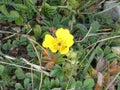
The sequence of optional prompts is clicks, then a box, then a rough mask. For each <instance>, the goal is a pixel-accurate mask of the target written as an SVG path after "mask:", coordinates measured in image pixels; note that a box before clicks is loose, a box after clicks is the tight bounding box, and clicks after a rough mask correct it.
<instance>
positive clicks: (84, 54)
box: [0, 0, 120, 90]
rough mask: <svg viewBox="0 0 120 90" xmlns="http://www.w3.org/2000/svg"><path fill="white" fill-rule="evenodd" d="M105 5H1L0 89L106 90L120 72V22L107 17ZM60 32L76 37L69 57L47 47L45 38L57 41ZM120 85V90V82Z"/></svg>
mask: <svg viewBox="0 0 120 90" xmlns="http://www.w3.org/2000/svg"><path fill="white" fill-rule="evenodd" d="M104 3H105V2H104V1H103V2H102V4H103V5H105V4H104ZM117 3H119V1H118V2H117ZM102 4H101V1H100V0H0V90H31V89H33V90H39V88H40V90H94V89H95V90H97V89H99V90H103V89H106V87H107V85H108V82H109V80H111V78H113V77H115V76H116V75H117V74H118V73H119V67H120V65H119V63H120V60H119V59H120V39H119V38H120V26H119V23H120V21H119V20H116V21H115V20H113V19H112V18H111V17H109V15H107V11H105V12H104V13H103V10H104V8H103V7H102ZM101 12H102V13H101ZM114 14H116V13H114ZM114 14H113V16H114ZM111 15H112V13H111ZM58 28H65V29H69V30H70V33H71V34H72V35H73V36H74V45H73V46H72V47H71V48H70V50H69V52H68V53H67V54H66V55H61V54H60V53H59V52H56V53H52V52H51V51H50V50H49V49H45V48H43V46H42V42H43V40H44V37H45V35H46V34H50V35H53V36H55V31H56V30H57V29H58ZM64 37H65V38H68V37H66V36H64ZM36 52H37V53H36ZM46 52H47V54H46ZM99 57H102V59H104V60H105V61H106V62H107V63H106V65H104V64H101V63H100V62H99V61H98V60H99ZM22 58H24V59H25V60H26V61H28V62H29V63H27V62H25V61H23V59H22ZM99 63H100V64H99ZM31 65H33V66H31ZM36 65H37V66H42V69H43V70H42V71H41V70H37V69H38V67H37V69H36V68H35V67H36ZM98 65H100V67H103V68H104V67H105V68H104V70H103V71H101V72H99V73H101V75H102V76H103V77H104V78H103V80H102V79H101V80H102V81H104V82H103V83H104V84H102V86H101V87H98V88H97V85H98V84H99V80H98V78H101V77H100V76H99V75H98V71H97V69H96V68H97V67H98ZM34 66H35V67H34ZM47 66H48V67H50V69H49V68H48V69H47V68H46V67H47ZM40 69H41V68H40ZM100 69H101V68H100ZM45 72H47V73H49V74H50V75H48V76H47V75H46V74H45ZM106 76H107V77H106ZM116 77H117V78H116ZM116 77H115V78H113V79H115V82H118V81H119V76H116ZM115 84H116V85H115V90H119V89H120V83H119V82H118V83H115ZM113 87H114V85H113Z"/></svg>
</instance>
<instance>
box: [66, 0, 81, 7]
mask: <svg viewBox="0 0 120 90" xmlns="http://www.w3.org/2000/svg"><path fill="white" fill-rule="evenodd" d="M67 1H68V3H69V5H70V6H71V7H72V8H78V7H79V6H80V3H79V2H78V1H77V0H67Z"/></svg>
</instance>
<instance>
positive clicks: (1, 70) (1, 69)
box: [0, 65, 5, 75]
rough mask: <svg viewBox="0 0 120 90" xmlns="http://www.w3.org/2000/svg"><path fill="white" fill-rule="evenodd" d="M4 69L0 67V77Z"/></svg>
mask: <svg viewBox="0 0 120 90" xmlns="http://www.w3.org/2000/svg"><path fill="white" fill-rule="evenodd" d="M4 69H5V67H4V66H3V65H0V75H1V74H2V73H3V71H4Z"/></svg>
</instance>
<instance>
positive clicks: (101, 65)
mask: <svg viewBox="0 0 120 90" xmlns="http://www.w3.org/2000/svg"><path fill="white" fill-rule="evenodd" d="M106 66H107V61H106V60H105V58H103V57H102V56H100V57H99V58H98V63H97V65H96V70H97V72H102V71H104V69H105V67H106Z"/></svg>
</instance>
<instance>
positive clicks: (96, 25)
mask: <svg viewBox="0 0 120 90" xmlns="http://www.w3.org/2000/svg"><path fill="white" fill-rule="evenodd" d="M99 28H100V24H99V22H97V21H94V22H93V23H92V24H91V33H95V32H96V31H97V30H99Z"/></svg>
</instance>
